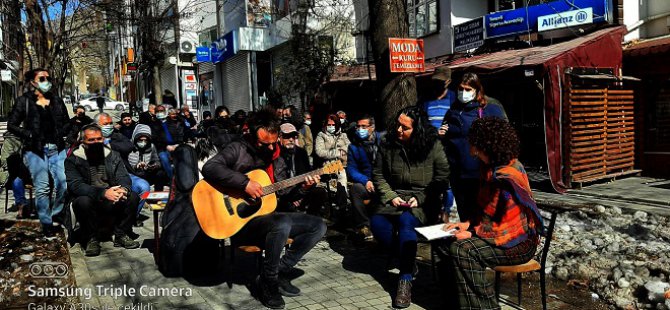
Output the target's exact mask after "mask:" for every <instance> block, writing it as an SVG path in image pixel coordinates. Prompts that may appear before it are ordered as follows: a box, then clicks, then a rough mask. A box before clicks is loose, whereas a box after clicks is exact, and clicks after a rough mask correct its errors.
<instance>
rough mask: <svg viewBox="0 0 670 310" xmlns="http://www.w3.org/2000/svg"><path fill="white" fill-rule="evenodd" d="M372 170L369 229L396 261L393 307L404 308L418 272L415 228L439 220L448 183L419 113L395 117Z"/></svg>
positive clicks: (440, 151) (433, 137) (432, 132)
mask: <svg viewBox="0 0 670 310" xmlns="http://www.w3.org/2000/svg"><path fill="white" fill-rule="evenodd" d="M394 130H395V133H394V132H393V131H394ZM374 165H375V167H374V168H373V172H372V183H373V185H374V188H375V189H376V191H377V194H378V195H379V197H380V199H379V204H378V205H377V206H373V208H374V209H375V210H373V212H372V214H374V215H373V216H372V217H371V218H370V228H371V229H372V233H373V235H374V237H375V239H377V240H378V241H379V242H380V243H381V244H382V245H383V246H384V247H386V248H387V249H389V250H392V253H393V252H395V253H394V254H396V255H397V256H398V260H399V266H398V269H400V278H399V279H398V289H397V294H396V297H395V299H394V302H393V306H394V307H396V308H406V307H409V305H410V303H411V301H412V295H411V289H412V282H411V281H412V278H413V275H415V273H416V265H415V257H416V241H417V236H416V231H415V230H414V228H415V227H418V226H422V225H425V224H431V223H434V222H435V221H436V220H437V218H438V214H439V212H440V206H441V202H440V194H441V193H443V192H444V190H445V189H446V187H447V184H448V179H449V164H448V162H447V158H446V155H445V153H444V148H443V147H442V143H440V142H439V141H438V140H437V130H436V129H435V128H434V127H433V126H431V125H430V122H429V121H428V116H427V114H426V112H425V111H424V110H423V109H422V108H419V107H416V106H414V107H409V108H405V109H403V110H401V111H400V112H399V113H398V116H397V118H396V121H395V124H391V126H390V127H389V132H388V133H387V134H386V136H385V139H384V140H383V141H382V143H381V145H380V149H379V153H378V155H377V160H376V162H375V164H374Z"/></svg>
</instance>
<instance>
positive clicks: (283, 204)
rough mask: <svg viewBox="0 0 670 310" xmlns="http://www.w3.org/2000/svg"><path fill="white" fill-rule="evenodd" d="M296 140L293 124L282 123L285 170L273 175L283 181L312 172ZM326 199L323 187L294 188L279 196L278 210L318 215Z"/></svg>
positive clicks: (281, 153)
mask: <svg viewBox="0 0 670 310" xmlns="http://www.w3.org/2000/svg"><path fill="white" fill-rule="evenodd" d="M297 140H298V131H297V130H296V128H295V126H293V124H291V123H284V124H282V125H281V126H280V133H279V142H280V143H281V148H280V150H281V151H280V156H281V158H282V159H283V160H284V163H285V165H283V167H286V169H284V170H283V171H275V174H279V175H282V178H283V179H287V178H292V177H295V176H298V175H301V174H304V173H308V172H310V171H311V170H312V166H311V165H310V164H309V156H308V155H307V151H305V149H303V148H301V147H299V146H297V145H296V141H297ZM327 199H328V192H327V191H326V189H324V188H323V187H316V186H312V187H310V188H308V189H304V188H302V187H300V186H296V187H294V188H292V189H291V190H290V191H288V192H287V193H284V194H283V195H280V199H279V207H278V210H279V211H295V210H296V209H298V210H301V211H302V210H306V211H307V212H308V213H310V214H314V215H318V214H319V213H321V212H322V211H323V208H324V204H325V202H326V200H327Z"/></svg>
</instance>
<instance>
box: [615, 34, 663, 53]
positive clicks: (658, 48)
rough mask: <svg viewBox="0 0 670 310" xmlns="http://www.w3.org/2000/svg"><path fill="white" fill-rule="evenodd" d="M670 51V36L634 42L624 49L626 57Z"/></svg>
mask: <svg viewBox="0 0 670 310" xmlns="http://www.w3.org/2000/svg"><path fill="white" fill-rule="evenodd" d="M667 52H670V37H664V38H657V39H651V40H644V41H638V42H633V43H631V44H630V45H629V46H627V47H626V48H624V50H623V54H624V56H626V57H629V56H630V57H634V56H646V55H652V54H662V53H667Z"/></svg>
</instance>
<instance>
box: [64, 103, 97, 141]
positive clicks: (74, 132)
mask: <svg viewBox="0 0 670 310" xmlns="http://www.w3.org/2000/svg"><path fill="white" fill-rule="evenodd" d="M74 113H75V115H74V116H73V117H72V118H71V119H70V131H69V133H68V135H67V143H68V144H69V145H72V144H74V143H75V142H77V139H78V138H79V132H80V131H81V129H82V128H83V127H84V126H86V125H88V124H90V123H93V119H92V118H90V117H88V115H86V109H84V107H83V106H80V105H79V106H77V107H76V108H74Z"/></svg>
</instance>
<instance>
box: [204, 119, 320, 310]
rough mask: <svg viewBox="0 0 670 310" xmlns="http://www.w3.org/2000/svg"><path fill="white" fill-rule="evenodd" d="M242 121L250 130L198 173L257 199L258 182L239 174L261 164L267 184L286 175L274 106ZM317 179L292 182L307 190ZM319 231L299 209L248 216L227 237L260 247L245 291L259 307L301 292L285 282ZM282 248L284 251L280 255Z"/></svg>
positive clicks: (260, 190) (293, 274) (217, 184)
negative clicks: (260, 257) (253, 275)
mask: <svg viewBox="0 0 670 310" xmlns="http://www.w3.org/2000/svg"><path fill="white" fill-rule="evenodd" d="M248 125H249V128H250V129H251V131H250V132H249V133H248V134H245V135H244V136H243V137H242V139H240V140H238V141H233V142H231V143H230V144H228V146H226V148H225V149H223V150H222V151H220V152H219V153H218V154H216V155H215V156H214V157H212V158H210V159H209V160H208V161H207V162H206V163H205V165H204V166H203V167H202V176H203V178H204V180H206V181H207V182H208V183H210V184H212V185H213V186H215V187H217V188H219V187H220V188H225V189H231V190H233V189H234V190H239V191H240V192H243V193H245V194H246V195H247V196H248V197H251V198H260V197H262V196H263V194H264V193H263V187H262V186H261V185H260V183H258V182H256V181H254V180H250V179H249V178H248V177H247V176H246V175H245V174H244V173H247V172H249V171H251V170H255V169H263V170H265V171H266V172H267V173H268V176H269V178H270V180H271V181H272V182H273V183H275V182H279V181H282V180H285V179H286V178H287V177H288V174H286V173H285V172H286V171H287V168H286V167H285V164H286V163H285V162H284V160H283V158H282V157H281V156H280V149H279V146H278V145H277V140H278V136H279V130H280V129H279V128H280V127H279V119H278V118H277V117H276V115H275V111H274V110H271V109H267V108H266V109H263V110H260V111H258V112H256V113H255V114H254V115H253V116H250V117H249V120H248ZM318 182H319V177H306V178H305V182H302V183H301V184H298V185H296V186H298V187H302V188H303V190H308V189H309V188H311V187H313V186H315V185H316V184H317V183H318ZM289 190H290V189H289ZM281 195H282V194H281V192H280V193H279V196H280V197H281ZM280 199H281V198H280ZM325 233H326V224H325V223H324V222H323V220H322V219H320V218H318V217H316V216H312V215H308V214H303V213H299V212H272V213H270V214H266V215H262V216H258V217H255V218H253V219H251V220H250V221H249V222H248V223H247V224H246V225H245V226H244V227H242V229H240V230H239V231H238V232H237V233H236V234H235V235H233V236H232V238H231V239H232V242H233V243H234V244H249V245H255V246H258V247H259V248H262V249H264V250H265V258H264V260H263V266H262V268H260V269H261V270H260V275H259V276H258V277H257V278H256V279H255V281H254V282H253V283H252V290H251V291H252V292H256V294H254V295H255V297H256V298H258V299H259V300H260V302H261V303H262V304H263V305H264V306H265V307H268V308H271V309H283V308H284V306H285V303H284V299H283V297H282V295H283V296H289V297H295V296H298V295H300V294H301V292H300V289H299V288H298V287H296V286H294V285H293V284H291V280H293V279H295V278H297V277H300V276H302V275H303V274H304V273H305V272H304V271H303V270H301V269H298V268H296V267H295V266H296V264H297V263H298V261H300V259H301V258H302V257H303V256H304V255H305V254H306V253H307V252H309V250H311V249H312V248H313V247H314V245H316V243H317V242H318V241H319V240H321V238H322V237H323V236H324V234H325ZM287 238H292V239H293V240H294V241H293V244H292V245H291V249H290V250H289V251H285V252H284V250H283V249H284V245H285V244H286V240H287ZM282 252H284V253H285V254H284V255H282Z"/></svg>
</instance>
